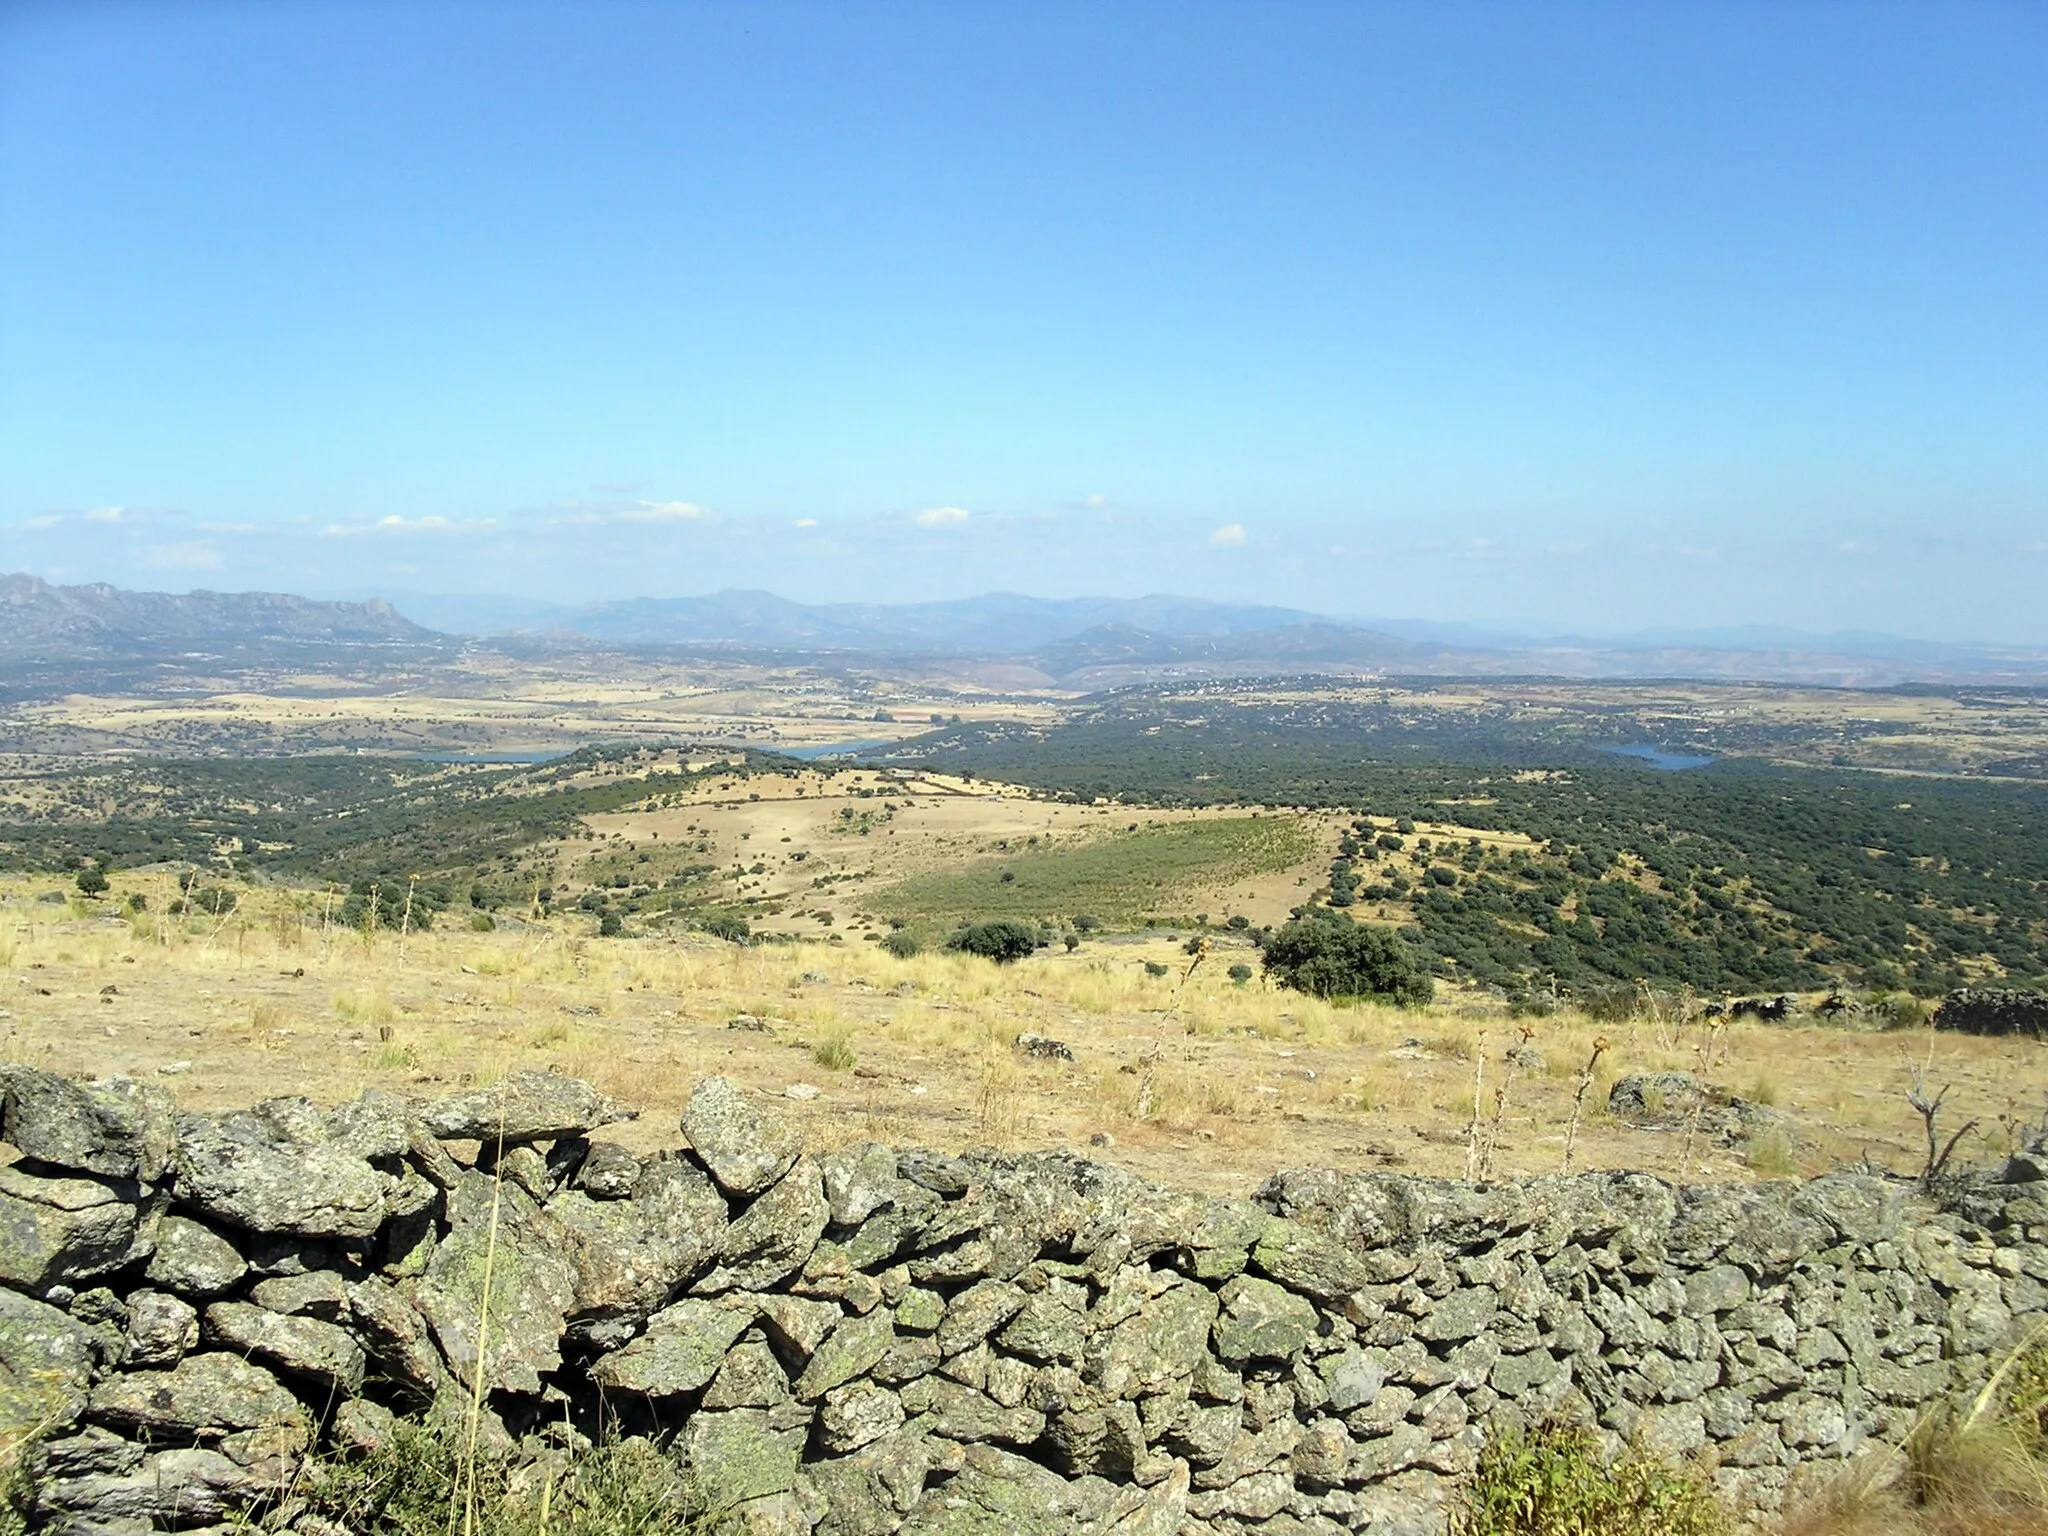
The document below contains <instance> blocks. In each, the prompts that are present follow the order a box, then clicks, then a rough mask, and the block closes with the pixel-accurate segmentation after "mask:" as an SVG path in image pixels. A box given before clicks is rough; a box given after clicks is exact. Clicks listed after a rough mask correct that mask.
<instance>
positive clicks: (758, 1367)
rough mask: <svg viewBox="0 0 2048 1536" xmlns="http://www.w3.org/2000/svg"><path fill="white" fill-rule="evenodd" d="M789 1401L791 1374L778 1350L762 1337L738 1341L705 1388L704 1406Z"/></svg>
mask: <svg viewBox="0 0 2048 1536" xmlns="http://www.w3.org/2000/svg"><path fill="white" fill-rule="evenodd" d="M788 1401H789V1377H788V1375H787V1374H786V1373H785V1372H784V1371H783V1369H782V1362H781V1361H779V1360H777V1359H776V1358H775V1351H774V1350H772V1349H770V1348H769V1347H768V1346H767V1345H766V1344H763V1343H761V1342H760V1341H759V1340H749V1341H747V1342H745V1343H741V1344H735V1345H734V1346H733V1347H732V1348H731V1349H730V1350H728V1351H727V1352H726V1356H725V1359H724V1360H723V1361H722V1362H720V1364H719V1367H718V1374H717V1375H716V1376H714V1377H712V1378H711V1385H710V1386H708V1387H706V1388H705V1389H704V1396H703V1397H702V1398H701V1399H700V1400H699V1405H700V1406H701V1407H705V1408H775V1407H779V1406H780V1405H781V1404H783V1403H786V1402H788Z"/></svg>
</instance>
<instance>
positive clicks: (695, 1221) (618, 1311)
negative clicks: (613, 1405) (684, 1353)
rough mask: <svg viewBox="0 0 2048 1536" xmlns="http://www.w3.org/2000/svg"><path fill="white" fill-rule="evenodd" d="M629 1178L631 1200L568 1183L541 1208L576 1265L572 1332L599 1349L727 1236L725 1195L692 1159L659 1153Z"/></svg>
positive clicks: (693, 1271)
mask: <svg viewBox="0 0 2048 1536" xmlns="http://www.w3.org/2000/svg"><path fill="white" fill-rule="evenodd" d="M595 1145H598V1146H602V1145H603V1143H601V1142H600V1143H596V1144H595ZM593 1155H594V1152H593ZM635 1166H636V1167H638V1166H639V1165H638V1164H636V1165H635ZM635 1184H636V1188H635V1190H634V1193H633V1197H632V1198H631V1199H630V1200H628V1199H613V1198H602V1199H600V1198H598V1197H596V1196H594V1195H592V1194H590V1193H588V1192H585V1191H583V1190H574V1189H572V1190H568V1191H566V1192H564V1193H562V1194H559V1195H557V1196H555V1198H554V1199H553V1200H551V1201H550V1202H549V1203H548V1207H547V1213H548V1215H549V1216H550V1217H552V1218H553V1219H554V1222H555V1223H556V1226H557V1227H558V1229H559V1230H560V1232H561V1234H562V1236H563V1239H564V1241H565V1242H566V1244H567V1247H566V1250H565V1251H566V1252H567V1254H568V1256H569V1258H570V1259H571V1260H572V1262H573V1263H574V1264H575V1267H576V1294H575V1298H574V1300H573V1302H572V1304H571V1308H570V1316H571V1321H572V1324H573V1327H572V1332H573V1334H574V1335H575V1336H576V1337H577V1338H579V1339H582V1340H587V1341H589V1342H591V1343H595V1344H597V1345H599V1346H600V1347H605V1346H609V1345H612V1344H616V1343H618V1342H620V1341H622V1340H623V1339H625V1338H626V1337H628V1336H629V1335H630V1334H631V1333H632V1331H633V1330H634V1329H635V1328H637V1327H638V1326H639V1325H640V1324H641V1323H642V1322H644V1321H645V1320H646V1319H647V1318H648V1317H649V1316H650V1315H651V1314H652V1313H653V1312H654V1310H655V1309H656V1308H657V1307H659V1306H660V1305H661V1304H662V1303H663V1302H665V1301H666V1300H668V1298H669V1297H671V1296H673V1295H674V1294H675V1293H676V1292H677V1291H678V1290H680V1289H681V1288H682V1287H683V1286H684V1285H685V1284H686V1283H688V1282H689V1281H690V1280H691V1279H692V1278H693V1277H694V1276H696V1275H697V1274H698V1272H699V1271H700V1270H702V1269H703V1267H704V1266H705V1265H706V1264H708V1263H709V1262H710V1261H711V1260H712V1259H713V1258H714V1257H716V1256H717V1254H718V1251H719V1249H720V1247H721V1245H722V1244H723V1243H724V1241H725V1238H726V1231H727V1226H728V1223H727V1219H726V1208H725V1201H724V1200H723V1199H722V1198H721V1197H720V1196H719V1193H718V1191H717V1190H715V1189H713V1188H712V1187H711V1181H710V1180H709V1179H707V1178H705V1177H704V1175H703V1174H701V1173H699V1172H698V1171H697V1170H696V1169H695V1168H694V1167H692V1166H691V1165H690V1164H688V1163H685V1162H683V1161H681V1160H680V1159H678V1158H672V1157H668V1158H660V1159H657V1160H655V1161H653V1162H651V1163H649V1164H648V1165H646V1166H645V1167H644V1168H641V1170H640V1172H639V1173H638V1174H637V1175H636V1179H635Z"/></svg>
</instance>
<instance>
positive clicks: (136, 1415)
mask: <svg viewBox="0 0 2048 1536" xmlns="http://www.w3.org/2000/svg"><path fill="white" fill-rule="evenodd" d="M87 1412H88V1413H89V1414H90V1415H91V1417H92V1419H93V1421H94V1422H95V1423H99V1424H108V1425H112V1426H113V1427H114V1428H116V1429H126V1430H130V1431H134V1432H139V1433H141V1434H143V1435H146V1436H148V1437H149V1438H150V1439H152V1440H157V1441H164V1440H171V1441H176V1440H180V1439H186V1440H189V1439H192V1438H195V1437H198V1436H206V1435H223V1434H226V1433H228V1432H229V1431H231V1430H238V1429H264V1428H269V1427H271V1426H275V1425H303V1424H304V1423H305V1422H306V1411H305V1409H304V1408H302V1407H300V1406H299V1400H298V1399H297V1398H296V1397H294V1396H292V1394H291V1393H290V1392H289V1391H287V1390H286V1389H285V1388H284V1387H283V1386H282V1385H280V1384H279V1382H278V1379H277V1378H276V1377H275V1376H273V1375H271V1374H270V1372H268V1371H266V1370H265V1369H263V1367H262V1366H260V1365H252V1364H251V1363H250V1362H249V1361H247V1360H244V1359H242V1358H240V1357H239V1356H237V1355H231V1354H225V1353H211V1354H203V1355H187V1356H186V1357H185V1358H184V1359H183V1360H181V1361H179V1362H178V1363H177V1365H175V1366H174V1367H172V1368H171V1369H170V1370H168V1371H129V1372H126V1373H124V1374H122V1375H118V1376H109V1377H108V1378H107V1379H106V1380H105V1381H103V1382H101V1383H100V1384H99V1385H98V1386H97V1387H95V1388H93V1392H92V1398H91V1402H90V1405H89V1407H88V1409H87Z"/></svg>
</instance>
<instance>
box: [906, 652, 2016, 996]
mask: <svg viewBox="0 0 2048 1536" xmlns="http://www.w3.org/2000/svg"><path fill="white" fill-rule="evenodd" d="M1615 744H1621V743H1615ZM1599 745H1600V743H1599V742H1598V740H1597V736H1594V737H1586V738H1582V739H1580V740H1578V741H1575V742H1564V741H1560V740H1557V739H1555V737H1545V736H1538V735H1534V734H1532V733H1529V732H1527V731H1525V730H1523V729H1522V728H1520V727H1519V726H1517V725H1516V724H1514V723H1513V722H1509V721H1506V720H1505V719H1491V718H1488V717H1486V716H1483V715H1480V716H1472V717H1454V718H1446V717H1444V716H1442V715H1435V716H1424V717H1422V718H1419V719H1406V718H1403V717H1402V716H1401V715H1400V713H1399V712H1398V711H1394V710H1391V709H1388V708H1385V707H1381V706H1374V705H1357V706H1353V705H1346V704H1343V703H1337V702H1330V701H1317V702H1313V703H1304V704H1294V703H1280V704H1272V703H1263V702H1257V701H1250V700H1244V699H1236V698H1232V697H1230V696H1228V695H1227V694H1225V693H1223V692H1221V691H1219V692H1218V693H1216V694H1214V695H1211V696H1196V697H1192V698H1190V697H1173V696H1161V695H1157V694H1152V693H1134V694H1129V695H1123V696H1119V697H1117V698H1114V699H1112V700H1110V701H1108V702H1106V703H1105V704H1103V705H1101V706H1100V707H1098V708H1095V709H1093V710H1091V711H1088V712H1086V713H1084V714H1081V715H1079V716H1077V717H1076V718H1074V719H1073V720H1072V721H1071V722H1070V723H1068V724H1065V725H1062V726H1060V727H1056V728H1050V729H1045V728H1027V727H1019V726H993V727H971V728H962V729H955V730H949V731H944V732H939V733H935V734H934V735H933V736H930V737H926V738H923V739H922V740H921V741H920V742H918V743H916V744H914V745H913V746H911V747H910V748H908V749H907V751H906V753H905V754H903V755H904V756H905V757H906V758H907V759H913V758H914V760H916V761H920V762H923V763H925V764H927V765H929V766H930V767H933V768H935V769H943V770H945V771H952V772H973V773H977V774H985V775H988V776H991V777H1000V778H1004V779H1009V780H1012V781H1016V782H1020V783H1025V784H1029V785H1032V786H1034V787H1037V788H1039V789H1042V790H1045V791H1047V792H1050V793H1055V794H1061V795H1073V796H1077V797H1085V798H1097V797H1104V796H1107V797H1111V798H1121V799H1127V800H1132V801H1143V802H1147V803H1165V804H1188V805H1214V804H1264V805H1277V806H1315V807H1342V808H1346V809H1349V810H1352V811H1354V812H1356V813H1359V814H1361V815H1363V816H1366V817H1371V818H1376V819H1378V821H1379V822H1380V823H1384V822H1385V821H1386V820H1388V819H1392V820H1395V821H1399V820H1403V819H1405V820H1411V821H1414V822H1418V823H1435V824H1439V825H1441V824H1444V823H1453V824H1456V825H1457V826H1459V827H1462V828H1468V829H1472V830H1475V831H1485V830H1498V831H1511V832H1518V833H1522V834H1525V835H1526V836H1528V837H1529V838H1531V839H1533V840H1534V842H1535V844H1536V846H1535V847H1533V848H1530V849H1525V850H1517V851H1515V852H1512V853H1503V852H1501V851H1500V850H1499V849H1497V848H1481V847H1477V846H1474V845H1473V844H1471V843H1469V842H1467V841H1465V840H1464V839H1462V838H1445V837H1442V836H1441V835H1439V838H1438V839H1437V841H1436V842H1435V844H1434V845H1433V846H1432V848H1431V849H1430V854H1431V861H1430V863H1429V866H1428V869H1427V873H1426V875H1425V876H1424V878H1422V879H1421V880H1420V881H1417V882H1410V881H1408V880H1407V879H1405V878H1403V879H1401V880H1400V881H1399V882H1398V884H1397V883H1394V882H1390V881H1386V880H1381V879H1376V878H1375V865H1376V863H1378V862H1379V854H1380V853H1381V850H1380V849H1379V848H1378V847H1377V844H1376V840H1375V837H1374V836H1373V835H1371V834H1370V833H1366V832H1364V830H1363V829H1361V832H1360V833H1359V834H1354V836H1353V837H1352V838H1351V839H1350V841H1349V844H1348V845H1347V846H1349V847H1352V848H1354V849H1355V852H1352V853H1351V854H1350V856H1349V857H1347V858H1344V859H1340V861H1339V864H1338V865H1337V866H1336V867H1334V868H1333V872H1332V873H1333V882H1332V888H1331V892H1330V894H1331V895H1332V896H1334V897H1336V898H1337V899H1338V900H1339V901H1340V903H1341V902H1342V900H1343V898H1344V897H1346V896H1347V895H1348V896H1349V897H1350V899H1351V900H1352V901H1353V902H1357V903H1363V904H1366V905H1372V904H1378V905H1379V907H1380V908H1381V909H1382V910H1388V909H1390V908H1391V911H1392V914H1393V915H1396V916H1400V917H1403V918H1405V919H1406V920H1407V921H1409V922H1411V923H1412V924H1413V930H1414V931H1413V935H1412V936H1413V938H1414V939H1415V941H1416V942H1417V943H1418V944H1419V945H1420V946H1421V947H1422V948H1424V949H1425V950H1426V951H1427V952H1428V953H1429V954H1431V955H1432V956H1433V957H1434V958H1435V962H1436V965H1437V967H1438V970H1439V972H1440V973H1442V974H1446V975H1453V976H1463V977H1467V978H1470V979H1473V980H1477V981H1481V982H1486V983H1489V984H1492V985H1496V986H1500V987H1503V988H1507V989H1509V990H1535V989H1540V988H1543V987H1546V986H1548V985H1550V984H1551V983H1552V982H1553V981H1554V982H1555V983H1556V984H1558V985H1560V986H1564V987H1570V988H1575V989H1582V990H1583V989H1587V988H1597V987H1611V986H1614V985H1617V984H1633V983H1635V982H1637V981H1646V982H1650V983H1653V984H1666V985H1689V986H1692V987H1695V988H1697V989H1700V990H1702V991H1750V990H1760V989H1769V988H1788V989H1789V988H1815V987H1823V986H1829V985H1834V984H1839V983H1849V984H1856V985H1865V986H1872V987H1889V986H1897V985H1906V986H1910V987H1912V988H1913V989H1914V990H1916V991H1920V992H1924V993H1930V994H1931V993H1934V992H1939V991H1943V990H1946V989H1947V988H1949V987H1951V986H1955V985H1960V984H1961V983H1962V982H1963V981H1965V980H1966V979H1969V978H1971V977H1973V976H1978V977H1981V976H1990V975H2003V976H2006V977H2008V978H2013V979H2018V980H2024V981H2035V980H2038V979H2040V978H2042V977H2043V976H2044V975H2048V787H2037V786H2033V785H2016V784H2009V783H1991V782H1971V781H1963V780H1951V779H1937V778H1923V777H1902V776H1892V775H1879V774H1872V773H1861V772H1855V771H1844V770H1827V769H1798V768H1778V767H1772V766H1770V765H1768V764H1764V763H1760V762H1757V761H1754V760H1739V759H1728V760H1723V761H1721V762H1717V763H1715V764H1713V765H1711V766H1708V767H1705V768H1699V769H1693V770H1689V771H1686V772H1679V773H1673V772H1660V771H1657V770H1655V769H1652V768H1649V767H1648V766H1645V765H1642V764H1639V763H1637V762H1635V761H1633V760H1631V759H1626V758H1617V757H1614V756H1612V755H1611V754H1608V753H1605V752H1602V751H1599V750H1597V748H1598V746H1599Z"/></svg>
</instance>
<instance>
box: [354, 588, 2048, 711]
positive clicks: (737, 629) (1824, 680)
mask: <svg viewBox="0 0 2048 1536" xmlns="http://www.w3.org/2000/svg"><path fill="white" fill-rule="evenodd" d="M390 596H391V600H392V602H393V603H394V604H395V605H396V606H398V607H399V608H401V609H402V610H404V611H405V612H407V613H408V614H410V615H411V616H412V617H413V618H415V619H417V620H419V621H420V622H421V623H422V624H426V625H428V626H430V627H432V628H435V629H442V630H448V631H451V632H455V633H462V634H470V635H481V636H504V635H515V634H517V635H529V636H549V635H553V636H559V637H564V638H566V637H571V636H574V637H580V638H582V639H586V640H596V641H599V642H602V643H608V644H614V645H633V646H641V645H684V646H689V645H733V646H748V647H758V648H762V649H774V650H798V651H809V650H830V651H846V652H860V653H868V654H879V655H895V656H918V655H922V656H973V657H990V658H995V657H1002V658H1018V659H1021V660H1025V661H1028V662H1029V663H1031V664H1032V666H1033V667H1035V668H1036V670H1037V672H1038V673H1039V674H1040V675H1041V676H1042V677H1043V679H1044V681H1045V682H1047V683H1059V684H1063V685H1065V686H1068V687H1077V688H1098V687H1110V686H1115V685H1117V684H1120V683H1132V682H1142V681H1145V680H1147V679H1149V678H1156V677H1200V676H1228V675H1242V674H1245V673H1247V672H1269V671H1301V670H1316V669H1327V670H1333V671H1339V672H1376V671H1385V672H1395V673H1404V672H1405V673H1411V674H1436V675H1473V676H1492V677H1499V676H1506V675H1541V676H1558V677H1578V678H1587V679H1595V678H1610V679H1621V678H1631V677H1698V678H1712V679H1723V680H1735V679H1743V680H1754V681H1760V682H1800V683H1820V684H1829V685H1835V686H1842V687H1883V686H1888V685H1893V684H1898V683H1907V682H1929V683H1979V684H1996V683H2010V684H2039V683H2043V682H2048V650H2029V649H2020V648H2001V647H1994V646H1982V645H1966V644H1954V643H1947V642H1940V641H1928V640H1911V639H1902V638H1900V637H1899V636H1896V635H1883V634H1872V633H1867V632H1851V633H1843V634H1835V635H1819V634H1812V633H1809V632H1806V631H1802V630H1794V629H1786V628H1779V627H1773V626H1761V625H1753V626H1744V627H1735V628H1723V629H1710V630H1645V631H1641V632H1639V633H1635V634H1629V635H1620V636H1586V635H1576V634H1568V633H1566V634H1541V635H1532V634H1527V633H1515V632H1512V631H1507V630H1497V629H1490V628H1486V627H1482V626H1478V625H1470V624H1446V623H1433V622H1429V621H1425V620H1413V619H1410V620H1397V619H1339V618H1330V617H1328V616H1325V615H1322V614H1316V613H1310V612H1307V611H1304V610H1302V609H1296V608H1279V607H1270V606H1256V605H1249V604H1233V603H1217V602H1207V601H1203V600H1201V599H1197V598H1185V597H1163V596H1159V597H1139V598H1106V597H1081V598H1035V597H1026V596H1022V595H1020V594H1018V593H1014V592H992V593H988V594H986V595H984V596H981V597H970V598H960V599H956V600H953V601H949V602H933V603H898V604H888V603H827V604H806V603H797V602H792V601H791V600H789V599H788V598H783V597H777V596H776V595H775V594H773V593H771V592H742V591H724V592H715V593H712V594H710V595H709V596H705V597H678V598H633V599H628V600H624V601H618V602H606V603H590V604H584V605H580V606H576V605H569V604H550V603H543V602H535V601H532V600H529V599H521V598H494V597H448V596H425V595H419V594H408V593H393V594H390Z"/></svg>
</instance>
